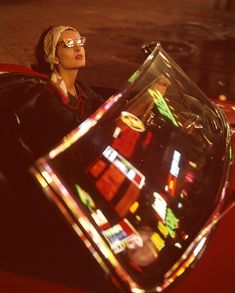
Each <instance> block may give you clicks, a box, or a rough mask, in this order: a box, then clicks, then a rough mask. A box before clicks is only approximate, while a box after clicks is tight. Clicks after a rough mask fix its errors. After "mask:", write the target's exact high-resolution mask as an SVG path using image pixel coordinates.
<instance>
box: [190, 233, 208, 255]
mask: <svg viewBox="0 0 235 293" xmlns="http://www.w3.org/2000/svg"><path fill="white" fill-rule="evenodd" d="M205 242H206V237H203V238H202V239H201V240H200V242H199V243H198V244H197V246H196V248H195V249H194V251H193V254H194V256H197V255H198V254H199V252H200V251H201V249H202V247H203V246H204V244H205Z"/></svg>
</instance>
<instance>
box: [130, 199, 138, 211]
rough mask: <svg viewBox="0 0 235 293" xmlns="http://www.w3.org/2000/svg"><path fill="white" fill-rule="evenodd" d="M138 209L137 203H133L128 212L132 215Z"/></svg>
mask: <svg viewBox="0 0 235 293" xmlns="http://www.w3.org/2000/svg"><path fill="white" fill-rule="evenodd" d="M138 207H139V203H138V202H137V201H135V202H134V203H133V204H132V205H131V207H130V209H129V211H130V212H131V213H132V214H134V213H135V212H136V210H137V209H138Z"/></svg>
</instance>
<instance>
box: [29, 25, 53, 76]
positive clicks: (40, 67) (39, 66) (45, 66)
mask: <svg viewBox="0 0 235 293" xmlns="http://www.w3.org/2000/svg"><path fill="white" fill-rule="evenodd" d="M53 27H54V26H50V27H49V28H47V29H46V30H45V31H43V33H42V34H41V36H40V38H39V40H38V43H37V45H36V48H35V59H36V60H35V61H36V64H32V65H31V67H32V69H33V70H35V71H37V72H40V73H45V74H50V73H51V69H50V64H49V63H48V62H46V61H45V51H44V39H45V36H46V35H47V33H48V32H49V31H50V30H51V29H52V28H53Z"/></svg>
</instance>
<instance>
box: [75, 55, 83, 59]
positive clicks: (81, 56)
mask: <svg viewBox="0 0 235 293" xmlns="http://www.w3.org/2000/svg"><path fill="white" fill-rule="evenodd" d="M75 59H76V60H82V59H83V55H81V54H79V55H77V56H75Z"/></svg>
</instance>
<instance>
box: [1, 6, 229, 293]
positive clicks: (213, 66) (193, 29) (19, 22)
mask: <svg viewBox="0 0 235 293" xmlns="http://www.w3.org/2000/svg"><path fill="white" fill-rule="evenodd" d="M54 25H68V26H73V27H75V28H76V29H77V30H78V31H79V33H80V34H81V35H82V36H85V37H86V40H87V43H86V47H85V50H86V58H87V62H86V67H85V68H82V69H81V71H79V76H81V78H82V80H85V81H86V82H87V83H88V84H89V85H91V86H102V87H106V88H112V89H119V88H120V87H121V86H123V84H124V83H125V82H126V81H127V80H128V78H129V77H130V76H131V75H132V74H133V73H134V72H135V71H136V70H137V69H138V68H139V67H140V66H141V65H142V63H143V62H144V61H145V59H146V55H144V53H143V52H142V51H141V49H140V48H141V46H142V45H143V44H144V43H149V42H152V41H154V42H160V43H161V46H162V47H163V49H164V50H165V51H166V52H167V53H168V54H169V55H170V56H171V57H172V58H173V60H175V61H176V62H177V64H179V66H180V67H181V68H182V69H183V70H184V71H185V72H186V73H187V74H188V76H189V77H190V78H191V79H192V80H193V81H194V82H195V83H196V84H197V85H198V86H199V88H200V89H201V90H202V91H203V92H204V93H205V95H206V96H207V97H208V98H210V99H219V100H221V101H225V100H227V101H233V102H235V0H234V1H232V0H231V1H229V0H222V1H219V0H164V1H161V0H146V1H143V0H135V1H134V0H119V1H112V0H96V1H95V0H0V39H1V45H0V63H6V64H19V65H24V66H27V67H31V65H32V64H34V62H35V60H34V50H35V46H36V43H37V41H38V39H39V37H40V34H41V33H42V32H43V31H44V30H45V29H46V28H48V27H50V26H54ZM61 42H62V41H61ZM205 100H206V101H207V99H205ZM203 108H204V104H203ZM233 110H234V107H233ZM232 114H233V113H232ZM199 115H200V114H199ZM233 115H234V114H233ZM198 117H199V116H198ZM194 122H195V121H193V122H192V124H193V123H194ZM196 122H197V121H196ZM196 122H195V123H196ZM48 124H49V123H48ZM48 124H47V125H48ZM211 124H213V123H212V122H211ZM195 128H196V127H195ZM198 128H203V126H201V125H200V124H198ZM212 128H213V127H212ZM215 128H216V127H215ZM120 131H121V130H120ZM189 131H190V129H189ZM216 131H217V132H219V131H218V129H216V130H215V132H216ZM95 139H96V138H94V140H95ZM143 144H144V143H143ZM156 144H157V142H156ZM146 145H147V143H146ZM97 148H98V147H97ZM146 148H147V147H146ZM154 150H155V149H154ZM230 151H231V153H232V150H231V149H230ZM189 152H190V151H189ZM231 153H230V155H231V157H232V154H231ZM216 154H217V153H216ZM72 155H73V154H72ZM211 158H212V157H210V159H211ZM212 159H213V158H212ZM230 160H231V161H232V159H231V158H230ZM208 169H209V167H208ZM87 172H88V171H87ZM154 174H155V173H154ZM0 177H1V169H0ZM206 179H207V178H205V180H206ZM227 180H229V179H227ZM0 181H1V178H0ZM226 184H227V182H226ZM233 188H234V186H233ZM233 191H234V189H233ZM27 196H31V195H26V198H27ZM46 200H47V199H46ZM42 201H43V200H41V199H37V200H36V201H35V205H34V208H35V209H37V202H39V205H40V204H41V203H42ZM43 204H44V203H42V205H43ZM28 205H29V206H28V209H30V208H31V207H30V201H29V203H28ZM14 209H16V207H14V208H13V212H12V214H14ZM48 211H49V212H50V208H48V210H47V212H48ZM30 212H31V213H32V215H33V213H34V212H33V211H30ZM55 214H56V212H55ZM234 215H235V208H233V209H232V210H230V211H229V212H228V213H227V214H225V216H224V218H223V219H222V220H221V222H220V223H219V225H218V229H217V230H216V231H215V234H214V235H213V237H212V241H211V242H210V243H209V245H208V250H206V251H205V253H204V254H203V256H202V258H201V259H200V260H199V262H198V263H197V264H196V266H195V268H194V269H193V270H192V271H191V270H189V273H187V274H185V276H184V277H183V278H182V279H180V278H179V282H176V286H175V287H173V286H172V287H170V289H169V291H168V290H166V292H171V293H221V292H224V293H234V292H235V282H234V280H233V278H234V274H235V250H234V245H235V237H234V234H233V229H234V221H235V217H234ZM47 221H49V220H48V219H42V224H43V225H45V226H46V225H47ZM63 221H64V219H63V218H62V217H61V222H63ZM0 222H1V221H0ZM40 222H41V219H38V224H40ZM58 223H59V224H60V220H59V221H58V222H57V221H56V220H55V226H56V225H57V224H58ZM50 225H51V226H53V220H52V223H50ZM50 225H49V229H50V227H51V226H50ZM61 225H62V226H63V225H65V224H63V223H62V224H61ZM66 225H67V223H66ZM58 226H59V225H57V227H56V228H57V229H58ZM63 228H64V226H63ZM64 229H67V226H66V228H64ZM0 230H1V228H0ZM55 230H56V229H55ZM35 231H36V227H35ZM35 231H34V234H36V232H35ZM57 233H58V234H57ZM66 233H67V232H66ZM16 234H17V235H20V237H21V234H20V231H17V233H16ZM45 234H46V232H45ZM55 235H56V237H58V238H56V240H55V241H63V239H62V240H61V238H62V236H61V235H60V234H59V230H58V231H57V230H56V231H55ZM27 236H28V235H27ZM76 236H77V235H76ZM76 236H75V233H74V236H71V235H70V234H69V233H68V242H67V243H69V241H71V242H72V243H73V244H72V246H73V245H74V247H73V248H74V249H76V242H75V241H74V242H73V240H74V238H75V237H76ZM22 237H24V234H23V236H22ZM65 237H67V235H66V234H65ZM70 237H71V238H70ZM73 237H74V238H73ZM39 238H40V234H39V236H38V239H37V237H36V238H35V240H34V241H35V243H36V242H38V243H40V241H41V239H39ZM84 238H85V237H84ZM79 241H80V239H79ZM44 242H45V243H44V245H45V246H46V239H45V241H44ZM4 243H7V241H5V242H4ZM22 243H23V242H22ZM69 245H70V243H69V244H68V246H67V247H66V245H65V249H64V251H63V252H62V254H63V256H62V257H61V263H63V261H65V262H66V263H67V265H68V267H69V266H70V262H71V259H67V260H66V253H69V252H70V251H69V250H70V248H69V247H70V246H69ZM84 247H85V246H84ZM0 249H1V245H0ZM19 249H20V248H19ZM84 249H86V248H84ZM86 250H87V249H86ZM16 251H17V250H16ZM31 253H32V252H31ZM36 253H39V254H40V252H36ZM59 253H60V251H59ZM3 254H4V252H3ZM16 254H17V253H16ZM39 254H38V255H39ZM70 254H71V252H70ZM13 255H14V253H13ZM29 255H30V254H29ZM84 255H85V254H84ZM215 256H216V257H215ZM17 257H18V256H17ZM17 257H16V262H17V261H18V260H19V261H18V263H20V261H21V257H20V256H19V259H17ZM53 257H54V258H53ZM13 258H14V257H13ZM38 258H40V256H38ZM45 258H46V257H45V255H44V256H43V255H42V262H41V263H40V264H39V266H38V271H39V272H40V268H41V267H43V264H44V262H43V261H44V260H45ZM84 258H85V256H84V257H81V259H83V261H84ZM36 259H37V258H36ZM51 259H52V260H53V259H56V261H55V263H54V264H53V265H54V266H57V271H56V272H55V275H56V274H57V276H61V279H60V280H59V281H58V279H56V278H54V279H53V278H52V279H50V276H49V277H48V276H47V275H46V270H45V275H43V273H42V274H40V273H39V274H38V275H37V270H35V272H32V274H27V270H26V271H20V269H19V266H17V265H18V264H17V265H16V267H15V268H13V269H11V266H9V267H7V265H5V263H4V261H3V262H1V256H0V292H2V293H18V292H19V293H83V291H80V290H81V289H82V290H83V289H84V288H85V286H84V288H83V287H81V288H80V287H79V285H80V284H79V285H78V284H77V283H76V278H77V275H76V271H74V275H73V276H71V280H73V281H74V280H75V281H74V282H73V281H71V283H69V282H66V278H65V279H63V272H64V271H66V269H67V268H63V269H61V270H60V257H59V256H58V255H56V249H55V255H53V256H52V258H51ZM30 261H31V260H30V256H29V266H28V267H30ZM57 261H58V263H57ZM76 261H77V263H76ZM83 261H82V260H81V263H78V262H79V256H74V262H75V264H74V263H73V266H74V267H76V266H80V267H81V266H82V262H83ZM72 262H73V260H72ZM88 262H89V261H88ZM40 265H41V267H40ZM73 266H71V267H73ZM25 267H27V263H26V265H25ZM52 267H53V266H52ZM88 267H89V266H88ZM85 268H86V266H85ZM97 268H98V265H97ZM70 269H71V268H70ZM71 270H72V269H71ZM95 270H96V268H94V270H93V271H92V272H91V274H92V275H91V276H90V277H89V279H90V282H91V284H92V279H93V278H94V279H95V278H99V276H100V275H99V274H101V272H99V273H97V276H98V277H97V276H96V272H95ZM68 271H69V269H68ZM102 273H103V272H102ZM78 277H79V276H78ZM81 283H82V284H83V281H82V282H81ZM84 284H85V281H84ZM92 286H93V284H92V285H91V287H90V288H89V289H90V290H91V291H89V290H88V291H87V293H89V292H90V293H116V291H115V292H114V291H113V292H111V291H110V292H108V291H107V292H104V291H102V290H103V289H97V291H96V290H93V289H94V288H93V287H92ZM107 286H110V284H109V285H107ZM19 288H20V289H19ZM108 288H110V287H108ZM85 289H86V288H85ZM133 292H134V291H133ZM141 292H144V291H138V292H137V291H136V293H141ZM164 292H165V291H164ZM84 293H85V291H84Z"/></svg>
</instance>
